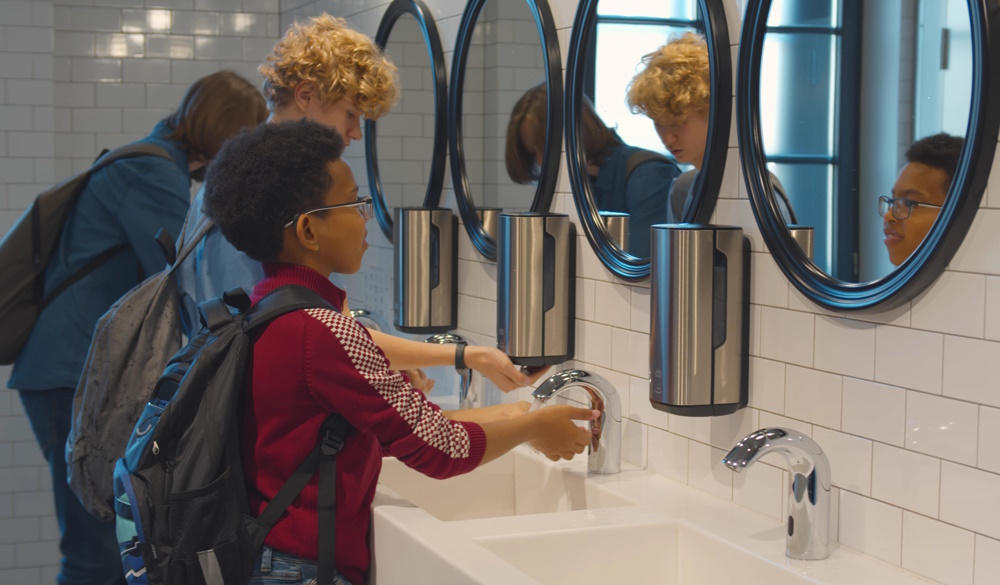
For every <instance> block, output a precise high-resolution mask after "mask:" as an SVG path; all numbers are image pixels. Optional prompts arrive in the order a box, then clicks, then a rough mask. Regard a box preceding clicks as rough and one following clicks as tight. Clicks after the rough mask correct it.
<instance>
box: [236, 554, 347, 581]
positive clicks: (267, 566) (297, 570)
mask: <svg viewBox="0 0 1000 585" xmlns="http://www.w3.org/2000/svg"><path fill="white" fill-rule="evenodd" d="M255 567H256V568H255V569H254V570H253V577H251V578H250V583H248V585H314V584H315V583H316V575H317V573H318V570H319V568H318V567H317V566H316V563H314V562H312V561H307V560H305V559H300V558H298V557H293V556H292V555H289V554H285V553H283V552H278V551H276V550H274V549H273V548H271V547H269V546H265V547H264V548H263V549H261V551H260V552H259V553H257V562H256V565H255ZM333 582H334V584H335V585H351V582H350V581H348V580H347V579H346V578H345V577H344V576H343V575H341V574H340V573H337V576H336V578H335V579H334V581H333Z"/></svg>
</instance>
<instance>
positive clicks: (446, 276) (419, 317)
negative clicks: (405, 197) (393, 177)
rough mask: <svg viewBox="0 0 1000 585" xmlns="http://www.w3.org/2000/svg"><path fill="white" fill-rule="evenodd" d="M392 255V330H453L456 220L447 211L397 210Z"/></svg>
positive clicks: (455, 316)
mask: <svg viewBox="0 0 1000 585" xmlns="http://www.w3.org/2000/svg"><path fill="white" fill-rule="evenodd" d="M392 249H393V253H392V273H393V276H394V280H395V282H394V285H395V286H393V315H394V318H393V325H394V326H395V327H396V329H399V330H400V331H404V332H406V333H445V332H447V331H451V330H452V329H455V328H456V327H458V286H457V279H458V220H457V219H456V218H455V215H454V214H453V213H452V212H451V210H450V209H428V208H425V207H400V208H397V209H396V218H395V223H394V224H393V230H392Z"/></svg>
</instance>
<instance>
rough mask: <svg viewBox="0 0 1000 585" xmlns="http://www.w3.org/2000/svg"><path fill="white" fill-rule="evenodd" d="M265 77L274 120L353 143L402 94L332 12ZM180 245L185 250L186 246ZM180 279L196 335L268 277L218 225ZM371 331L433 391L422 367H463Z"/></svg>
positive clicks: (488, 365)
mask: <svg viewBox="0 0 1000 585" xmlns="http://www.w3.org/2000/svg"><path fill="white" fill-rule="evenodd" d="M260 72H261V74H262V75H263V77H264V84H263V93H264V98H265V99H266V100H267V104H268V108H269V109H270V111H271V114H270V117H269V118H268V122H272V123H274V122H289V121H295V120H301V119H307V120H312V121H314V122H319V123H320V124H323V125H325V126H328V127H331V128H333V129H334V130H336V131H337V132H338V133H339V134H340V135H341V137H342V138H343V141H344V145H345V146H346V145H347V144H350V142H351V141H352V140H360V139H361V137H362V135H361V121H362V118H367V119H370V120H375V119H378V118H379V117H381V116H383V115H385V114H386V113H387V112H388V111H389V110H390V109H391V108H392V107H393V105H394V104H395V103H396V101H397V99H398V97H399V88H398V83H397V80H396V66H395V65H394V64H393V63H392V61H391V60H390V59H389V58H388V57H387V56H386V55H385V54H384V53H383V52H382V50H381V49H380V48H379V47H378V45H376V44H375V42H374V41H373V40H372V39H371V38H369V37H368V36H366V35H364V34H362V33H361V32H358V31H357V30H355V29H353V28H351V27H350V26H349V25H348V24H347V21H345V20H344V19H343V18H337V17H333V16H330V15H328V14H322V15H319V16H315V17H313V18H310V19H309V20H307V21H305V22H300V23H296V24H293V25H292V26H291V27H289V29H288V31H287V33H286V34H285V36H284V37H283V38H282V39H281V40H279V41H278V43H277V44H276V45H275V46H274V49H273V51H272V53H271V54H270V55H268V56H267V58H266V61H265V63H264V64H263V65H261V66H260ZM203 202H204V189H202V190H200V191H199V193H198V195H197V197H196V198H195V201H194V203H193V204H192V205H191V211H190V213H189V217H188V220H187V221H188V225H190V226H197V225H199V223H200V222H201V219H202V216H203V210H202V206H203ZM179 245H180V246H183V242H180V244H179ZM176 274H177V280H178V288H179V290H180V293H181V299H182V304H183V307H182V313H183V314H182V320H183V321H184V328H185V332H186V333H187V334H188V335H189V336H190V335H191V334H192V333H193V332H195V331H197V329H198V326H199V324H198V323H199V321H198V319H199V318H198V303H201V302H202V301H205V300H207V299H211V298H214V297H218V296H221V295H222V293H223V292H225V291H227V290H231V289H233V288H237V287H242V288H243V289H244V290H248V291H249V290H252V289H253V287H254V285H255V284H256V283H257V282H259V281H260V280H261V279H262V278H263V277H264V271H263V268H262V266H261V263H260V262H258V261H256V260H254V259H252V258H250V257H248V256H247V255H246V254H244V253H243V252H240V251H239V250H237V249H236V248H235V247H233V245H232V244H230V243H229V242H228V241H227V240H226V238H225V237H224V236H223V234H222V232H221V231H220V230H219V229H218V228H217V227H213V228H212V229H211V230H210V231H209V232H208V234H207V235H206V236H205V237H204V238H203V240H202V241H201V243H200V244H199V245H198V248H197V249H196V250H195V253H193V254H191V255H190V256H189V257H188V258H187V260H186V261H185V262H184V263H183V264H182V265H181V266H179V267H178V270H177V272H176ZM371 334H372V338H373V339H374V340H375V342H376V344H378V346H379V347H380V348H381V349H382V351H384V352H385V355H386V357H387V358H388V360H389V362H390V363H391V366H392V369H394V370H397V371H403V372H407V373H408V374H409V376H410V379H411V381H412V382H413V383H414V384H415V385H417V386H420V387H422V388H423V389H424V390H425V391H426V390H429V386H427V385H426V384H429V382H428V381H427V380H426V377H424V376H423V373H422V372H421V371H420V370H419V368H427V367H432V366H448V365H452V364H456V363H457V362H456V358H457V355H456V353H457V352H456V347H455V346H454V345H451V344H447V345H440V344H431V343H421V342H416V341H410V340H407V339H403V338H400V337H396V336H394V335H390V334H388V333H383V332H379V331H372V332H371ZM463 353H464V356H463V358H464V363H465V364H467V365H468V367H470V368H472V369H474V370H477V371H479V372H480V373H481V374H483V375H484V376H486V377H487V378H488V379H489V380H490V381H492V382H493V383H494V384H496V385H497V387H498V388H500V390H502V391H504V392H508V391H511V390H514V389H516V388H520V387H522V386H526V385H528V384H531V383H532V382H534V381H535V380H537V379H538V378H539V377H540V376H541V375H542V374H543V373H544V371H539V372H536V373H535V374H534V375H533V376H531V377H529V376H526V375H525V374H523V373H522V372H521V371H519V370H518V369H517V368H516V367H515V366H514V364H513V363H512V362H511V361H510V358H508V357H507V356H506V355H505V354H504V353H503V352H501V351H500V350H498V349H496V348H491V347H486V346H469V347H468V348H465V349H464V350H463ZM526 407H527V405H526V404H525V403H516V404H504V405H498V406H497V407H493V408H494V409H495V410H494V411H490V412H488V413H486V414H487V415H488V416H493V415H496V416H504V417H507V416H516V415H518V414H520V413H522V412H523V411H524V410H526ZM469 412H471V411H456V414H455V416H456V417H467V416H470V415H469V414H468V413H469ZM478 414H479V415H480V416H482V415H483V413H478Z"/></svg>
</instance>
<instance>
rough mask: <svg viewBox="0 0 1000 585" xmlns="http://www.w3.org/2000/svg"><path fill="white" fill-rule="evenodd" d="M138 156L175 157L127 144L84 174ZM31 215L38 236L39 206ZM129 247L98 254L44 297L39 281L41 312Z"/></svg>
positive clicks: (147, 146)
mask: <svg viewBox="0 0 1000 585" xmlns="http://www.w3.org/2000/svg"><path fill="white" fill-rule="evenodd" d="M136 156H158V157H161V158H165V159H168V160H173V157H171V156H170V153H168V152H167V151H166V150H164V149H162V148H160V147H159V146H154V145H152V144H144V143H136V144H126V145H125V146H122V147H120V148H116V149H114V150H112V151H110V152H108V153H107V154H105V155H104V156H102V157H101V158H99V159H98V160H97V161H96V162H95V163H94V164H93V165H91V167H90V168H89V169H87V171H86V172H85V173H84V174H85V175H86V177H87V178H88V179H89V177H90V175H92V174H94V173H95V172H97V171H99V170H101V169H103V168H104V167H106V166H108V165H109V164H111V163H113V162H115V161H117V160H121V159H123V158H131V157H136ZM85 184H86V183H85V182H83V183H78V187H77V191H76V192H75V194H74V196H73V200H72V201H73V204H74V205H75V204H76V198H77V197H79V195H80V193H81V192H83V187H84V185H85ZM31 213H32V220H33V221H34V224H35V226H36V227H35V233H36V234H38V233H40V228H39V227H37V226H38V224H39V223H40V221H41V219H40V218H39V216H38V214H39V211H38V206H37V205H33V206H32V208H31ZM36 240H37V236H36ZM128 247H129V245H128V244H120V245H117V246H113V247H111V248H109V249H107V250H105V251H104V252H102V253H100V254H98V255H97V256H95V257H94V258H92V259H91V260H90V261H89V262H87V264H85V265H84V266H83V267H81V268H80V269H79V270H77V271H76V272H74V273H72V274H70V275H69V276H68V277H67V278H66V280H64V281H63V282H61V283H60V284H59V286H57V287H56V288H55V289H54V290H53V291H52V292H50V293H49V294H48V295H44V296H43V295H42V284H41V283H42V282H43V281H42V280H39V281H38V284H37V285H36V290H35V297H36V299H37V302H38V304H39V310H42V309H45V308H46V307H48V306H49V304H50V303H52V301H53V300H55V298H56V297H58V296H59V295H61V294H62V293H64V292H65V291H66V289H68V288H69V287H71V286H73V285H74V284H76V283H77V282H79V281H80V280H82V279H83V278H84V277H85V276H87V275H88V274H90V273H91V272H93V271H95V270H97V269H98V268H100V267H101V266H102V265H103V264H104V263H105V262H107V261H108V260H110V259H112V258H113V257H115V256H116V255H118V253H119V252H121V251H123V250H126V249H127V248H128ZM40 248H41V243H40V242H37V241H36V242H35V249H40ZM141 274H142V273H141V272H140V275H141Z"/></svg>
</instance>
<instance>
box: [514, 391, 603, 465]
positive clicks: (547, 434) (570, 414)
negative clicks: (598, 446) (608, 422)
mask: <svg viewBox="0 0 1000 585" xmlns="http://www.w3.org/2000/svg"><path fill="white" fill-rule="evenodd" d="M532 414H533V415H535V416H536V417H538V419H539V420H538V423H537V424H538V425H539V430H538V434H537V435H536V437H535V439H534V440H533V441H531V446H532V447H534V448H535V449H537V450H538V451H539V452H541V453H542V454H543V455H545V456H546V457H548V458H549V459H551V460H552V461H558V460H559V459H572V458H573V456H574V455H576V454H578V453H583V450H584V449H586V448H587V445H589V444H590V440H591V438H592V434H591V432H590V431H589V430H588V429H585V428H582V427H579V426H577V425H576V423H575V422H573V421H577V420H581V421H590V420H594V419H595V418H597V417H598V416H600V414H601V413H600V411H597V410H591V409H589V408H578V407H576V406H570V405H568V404H554V405H551V406H546V407H545V408H542V409H541V410H536V411H535V412H534V413H532Z"/></svg>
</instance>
